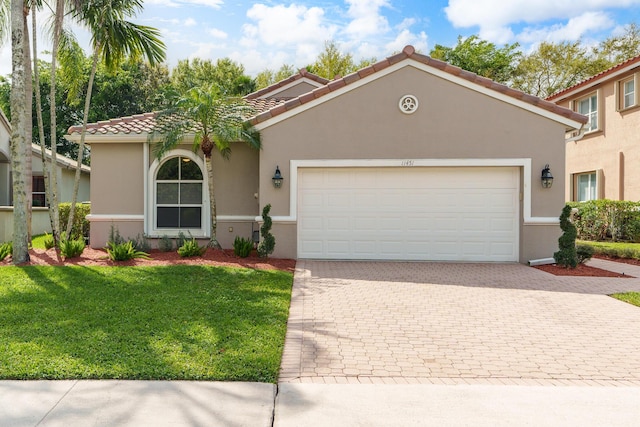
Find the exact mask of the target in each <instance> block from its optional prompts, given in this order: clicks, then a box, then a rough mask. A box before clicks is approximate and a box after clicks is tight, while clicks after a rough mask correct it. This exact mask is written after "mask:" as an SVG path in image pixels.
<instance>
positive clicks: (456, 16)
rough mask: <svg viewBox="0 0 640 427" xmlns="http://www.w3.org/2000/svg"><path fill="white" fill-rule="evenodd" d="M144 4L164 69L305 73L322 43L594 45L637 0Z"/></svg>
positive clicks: (374, 53) (5, 53) (636, 13)
mask: <svg viewBox="0 0 640 427" xmlns="http://www.w3.org/2000/svg"><path fill="white" fill-rule="evenodd" d="M144 5H145V8H144V11H143V12H142V13H140V14H139V15H138V16H137V17H136V18H135V19H134V21H135V22H138V23H141V24H145V25H150V26H153V27H156V28H158V29H160V30H161V32H162V35H163V40H164V41H165V43H166V44H167V62H168V64H169V66H173V65H175V64H176V63H177V61H178V60H179V59H186V58H193V57H200V58H205V59H213V60H215V59H217V58H223V57H230V58H232V59H233V60H235V61H237V62H239V63H241V64H243V65H244V66H245V70H246V72H247V73H248V74H250V75H252V76H255V75H256V74H257V73H258V72H259V71H261V70H264V69H265V68H270V69H277V68H279V67H280V66H281V65H282V64H291V65H293V66H294V67H295V68H300V67H303V66H305V65H307V64H309V63H311V62H312V61H313V60H314V59H315V58H316V57H317V55H318V53H319V52H321V51H322V48H323V45H324V42H325V41H326V40H334V41H336V42H337V43H338V44H339V45H340V47H341V49H342V50H343V51H346V52H350V53H351V54H353V56H354V58H355V59H356V60H358V59H360V58H370V57H377V58H378V59H380V58H383V57H385V56H388V55H390V54H392V53H393V52H397V51H400V50H401V49H402V48H403V47H404V46H405V45H407V44H411V45H413V46H414V47H416V49H417V50H418V51H421V52H423V53H428V52H429V50H430V49H432V48H433V47H434V46H435V45H436V44H442V45H446V46H453V45H455V43H456V40H457V37H458V35H462V36H469V35H472V34H478V35H479V36H480V37H482V38H483V39H486V40H489V41H491V42H494V43H496V44H498V45H503V44H505V43H515V42H518V43H520V45H521V49H522V50H523V51H525V52H527V51H530V50H531V49H533V48H535V46H536V45H537V44H538V43H540V42H541V41H545V40H546V41H554V42H558V41H562V40H577V39H582V40H583V42H584V43H587V44H595V43H597V42H598V41H600V40H602V39H604V38H606V37H608V36H610V35H611V34H616V33H617V32H619V31H620V29H621V28H622V26H624V25H625V24H628V23H631V22H636V23H639V24H640V0H296V1H284V0H264V1H255V0H146V1H145V2H144ZM41 22H43V20H42V19H41ZM79 34H80V38H81V39H85V40H86V35H82V31H79ZM44 48H46V46H44V47H43V49H44ZM10 63H11V62H10V52H9V48H8V47H7V44H6V43H5V47H3V48H2V49H1V50H0V74H1V75H5V74H9V73H10V66H11V65H10Z"/></svg>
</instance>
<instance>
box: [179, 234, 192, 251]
mask: <svg viewBox="0 0 640 427" xmlns="http://www.w3.org/2000/svg"><path fill="white" fill-rule="evenodd" d="M189 236H191V233H189ZM192 239H193V237H192ZM186 241H187V236H186V235H185V234H184V233H183V232H182V231H181V232H179V233H178V238H177V239H176V247H177V248H181V247H182V246H184V243H185V242H186Z"/></svg>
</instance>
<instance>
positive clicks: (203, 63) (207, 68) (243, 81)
mask: <svg viewBox="0 0 640 427" xmlns="http://www.w3.org/2000/svg"><path fill="white" fill-rule="evenodd" d="M171 82H172V83H173V87H174V89H175V90H176V91H177V92H178V93H186V92H187V91H189V90H190V89H191V88H194V87H206V86H209V85H212V84H215V85H217V86H218V87H219V88H220V93H221V94H222V95H223V96H242V95H246V94H248V93H251V92H253V91H254V90H255V87H256V86H255V81H254V80H252V79H251V77H249V76H247V75H246V74H244V66H242V65H240V64H238V63H236V62H234V61H232V60H231V59H229V58H222V59H218V60H217V61H216V62H215V64H214V63H213V62H212V61H211V60H210V59H207V60H202V59H200V58H194V59H192V60H188V59H185V60H182V61H178V65H177V66H176V67H175V68H174V69H173V72H172V73H171Z"/></svg>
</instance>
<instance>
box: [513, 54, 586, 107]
mask: <svg viewBox="0 0 640 427" xmlns="http://www.w3.org/2000/svg"><path fill="white" fill-rule="evenodd" d="M597 70H598V68H597V67H594V63H593V61H592V60H591V58H590V57H589V54H588V52H587V50H586V49H585V48H584V47H583V46H582V45H581V43H580V42H579V41H576V42H561V43H549V42H542V43H541V44H540V46H538V49H537V50H536V51H534V52H532V53H531V54H529V55H526V56H524V57H523V58H522V60H521V61H520V62H519V63H518V66H517V67H516V71H515V75H514V78H513V86H514V87H515V88H517V89H520V90H522V91H523V92H527V93H530V94H532V95H536V96H540V97H543V98H546V97H547V96H550V95H552V94H554V93H556V92H558V91H560V90H562V89H565V88H568V87H570V86H573V85H574V84H576V83H579V82H581V81H582V80H584V79H586V78H587V77H589V76H591V75H593V74H596V73H597V72H598V71H597Z"/></svg>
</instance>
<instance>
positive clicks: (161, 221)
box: [154, 156, 203, 230]
mask: <svg viewBox="0 0 640 427" xmlns="http://www.w3.org/2000/svg"><path fill="white" fill-rule="evenodd" d="M154 182H155V224H154V228H155V229H156V230H167V229H169V230H192V229H195V230H200V229H202V228H203V225H202V211H203V192H202V191H203V178H202V170H201V169H200V167H199V166H198V165H197V164H196V162H194V161H193V160H192V159H190V158H188V157H183V156H179V157H171V158H169V159H167V160H165V161H164V162H163V163H162V164H161V165H160V166H159V168H158V170H157V173H156V176H155V180H154Z"/></svg>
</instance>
